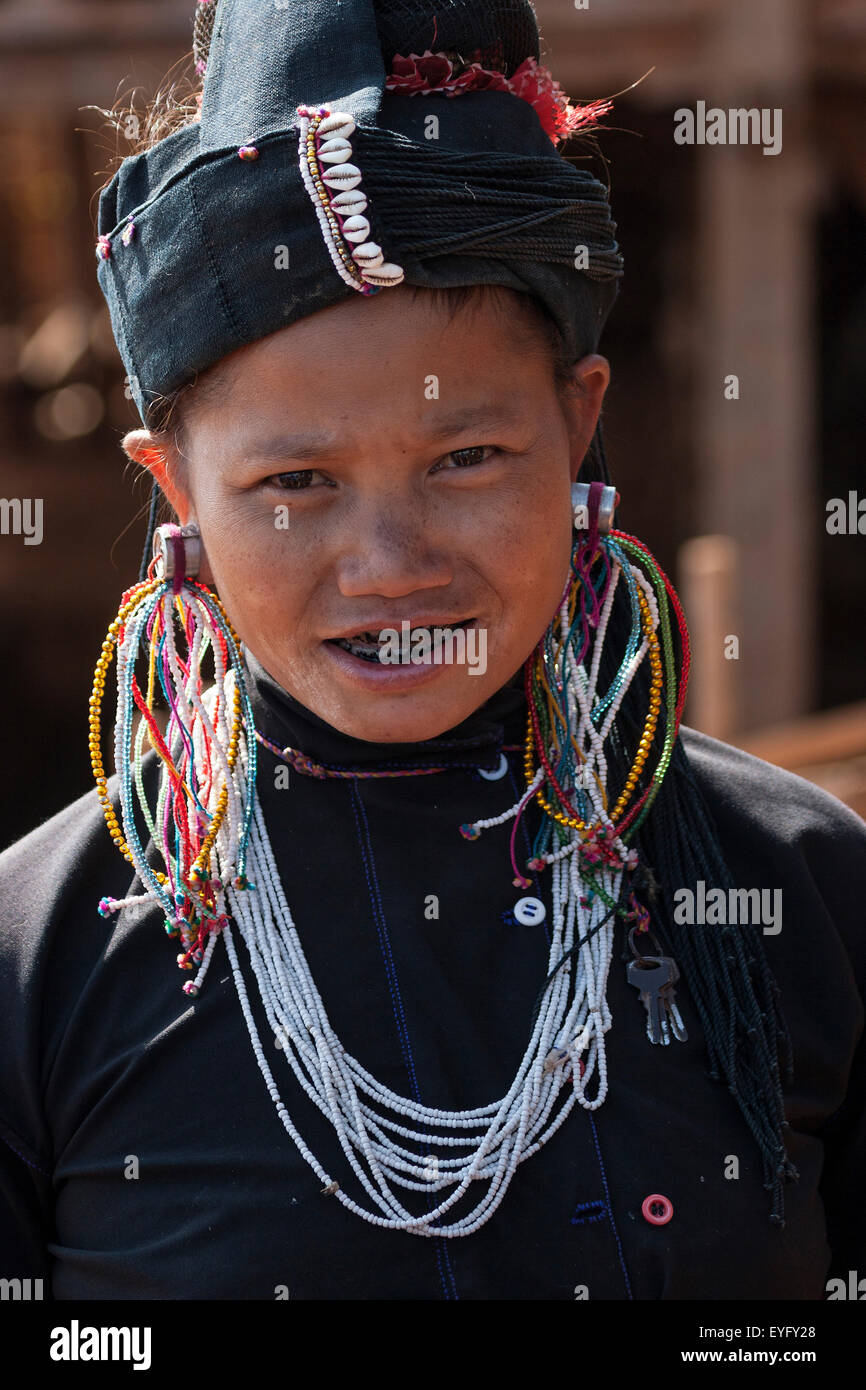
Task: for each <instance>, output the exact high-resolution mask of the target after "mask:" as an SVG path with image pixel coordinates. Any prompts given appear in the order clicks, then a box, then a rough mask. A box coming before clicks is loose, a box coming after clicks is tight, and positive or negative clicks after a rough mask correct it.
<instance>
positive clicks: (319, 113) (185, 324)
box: [96, 0, 622, 424]
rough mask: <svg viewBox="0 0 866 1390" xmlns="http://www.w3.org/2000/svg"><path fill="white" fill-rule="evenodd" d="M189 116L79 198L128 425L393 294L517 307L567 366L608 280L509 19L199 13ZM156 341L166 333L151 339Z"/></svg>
mask: <svg viewBox="0 0 866 1390" xmlns="http://www.w3.org/2000/svg"><path fill="white" fill-rule="evenodd" d="M193 51H194V59H195V64H196V68H197V70H198V71H199V72H200V73H201V74H202V75H203V91H202V97H201V107H200V116H199V118H198V119H196V120H194V121H192V122H190V124H188V125H186V126H183V127H181V128H180V129H177V130H174V131H172V133H171V134H169V135H167V136H166V137H165V138H164V139H162V140H160V141H159V142H158V143H157V144H155V145H153V146H152V148H150V149H148V150H145V151H143V152H141V153H139V154H136V155H132V156H130V157H129V158H127V159H125V160H124V161H123V163H122V164H121V165H120V167H119V168H118V169H117V171H116V173H115V174H114V176H113V178H112V179H111V182H110V183H109V184H108V185H107V186H106V187H105V188H104V189H103V191H102V193H101V195H100V199H99V213H98V227H97V232H98V236H97V243H96V252H97V275H98V278H99V283H100V285H101V288H102V290H103V293H104V294H105V297H106V300H107V301H108V305H109V309H110V312H111V319H112V326H113V328H114V333H115V338H116V340H117V344H118V348H119V350H120V354H121V356H122V358H123V361H124V365H125V367H126V371H127V373H128V377H129V385H130V391H131V394H132V396H133V397H134V399H135V401H136V404H137V406H138V409H139V413H140V415H141V418H142V420H143V422H144V423H145V424H147V423H148V412H149V407H150V406H151V405H152V404H153V403H154V402H155V401H156V399H157V398H158V397H162V396H165V395H168V394H169V393H170V392H172V391H174V390H176V389H177V388H178V387H179V386H182V385H183V384H184V383H185V382H187V381H189V380H191V379H192V378H193V377H194V376H195V375H196V373H198V372H200V371H203V370H204V369H205V368H207V367H209V366H211V365H212V364H213V363H215V362H217V361H218V360H219V359H220V358H222V357H224V356H226V355H227V354H228V353H230V352H233V351H234V350H235V349H237V348H239V347H242V346H244V345H245V344H247V343H251V342H255V341H256V340H257V339H259V338H262V337H265V336H266V335H267V334H269V333H272V332H274V331H276V330H277V329H279V328H283V327H286V326H288V325H289V324H291V323H294V322H295V321H296V320H298V319H301V318H304V317H306V316H307V315H308V314H312V313H315V312H316V311H317V310H318V309H323V308H326V307H327V306H328V305H331V304H334V303H336V302H338V301H339V300H340V299H341V298H343V297H345V296H346V295H347V294H350V293H360V294H364V295H367V296H369V295H372V294H377V293H382V292H385V293H387V290H388V289H389V288H390V287H392V286H394V285H397V284H400V283H401V282H402V281H404V280H405V281H406V282H407V283H408V284H413V285H421V286H428V287H446V286H456V285H472V284H483V283H490V284H500V285H506V286H509V287H511V288H512V289H516V290H519V291H523V292H525V293H531V294H535V295H536V296H537V297H538V298H539V299H540V300H541V301H542V302H543V303H544V304H545V306H546V307H547V308H548V309H549V311H550V313H551V314H552V316H553V317H554V319H555V320H556V322H557V323H558V325H559V327H560V329H561V331H562V333H563V336H564V339H565V342H566V346H567V349H568V351H569V354H570V358H571V360H576V359H577V358H578V357H579V356H581V355H583V354H584V353H586V352H590V351H592V350H593V349H594V348H595V346H596V345H597V342H598V337H599V334H600V332H601V328H602V325H603V323H604V321H605V319H606V317H607V314H608V313H609V311H610V308H611V306H612V304H613V301H614V299H615V297H616V293H617V289H618V282H619V277H620V276H621V275H622V259H621V256H620V254H619V249H618V246H617V243H616V240H615V236H614V233H615V223H614V222H613V221H612V219H611V213H610V206H609V204H608V200H607V191H606V189H605V187H604V185H603V184H602V183H600V182H599V181H598V180H597V179H596V178H595V177H594V176H593V175H592V174H591V173H589V172H588V170H586V169H582V168H577V167H576V166H575V165H574V164H572V163H570V162H569V161H568V160H567V159H565V158H564V157H563V156H562V154H561V153H560V152H559V150H558V148H557V146H558V145H559V144H560V143H561V142H562V141H563V140H565V139H567V138H568V136H569V135H571V134H574V133H578V134H579V133H581V131H583V130H587V129H591V128H592V122H593V120H594V118H595V117H596V116H597V115H598V114H600V112H602V111H603V110H605V109H607V105H608V103H594V104H593V105H592V106H589V107H574V106H572V105H570V103H569V102H568V99H567V97H566V96H565V94H564V93H563V92H562V90H561V88H559V86H558V84H557V83H556V82H555V81H554V80H553V78H552V76H551V74H550V73H549V72H548V70H547V69H546V68H544V67H542V66H541V65H540V63H539V37H538V27H537V23H536V18H535V12H534V10H533V8H532V5H531V4H530V3H529V0H286V3H280V4H279V5H276V4H273V5H271V4H264V3H262V0H199V4H198V5H197V7H196V14H195V24H194V44H193ZM167 324H170V325H171V331H170V332H167V331H166V325H167Z"/></svg>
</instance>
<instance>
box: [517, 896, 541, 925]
mask: <svg viewBox="0 0 866 1390" xmlns="http://www.w3.org/2000/svg"><path fill="white" fill-rule="evenodd" d="M514 915H515V917H516V918H517V920H518V922H520V923H522V925H523V926H524V927H534V926H535V924H536V923H537V922H543V921H544V919H545V917H546V916H547V909H546V908H545V906H544V903H543V902H542V901H541V899H540V898H521V899H520V901H519V902H516V903H515V904H514Z"/></svg>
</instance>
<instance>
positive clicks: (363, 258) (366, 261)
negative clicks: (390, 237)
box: [352, 241, 385, 270]
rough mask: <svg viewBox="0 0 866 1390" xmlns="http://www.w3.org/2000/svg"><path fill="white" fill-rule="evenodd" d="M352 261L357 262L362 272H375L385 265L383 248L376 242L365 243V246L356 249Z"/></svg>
mask: <svg viewBox="0 0 866 1390" xmlns="http://www.w3.org/2000/svg"><path fill="white" fill-rule="evenodd" d="M352 260H353V261H357V263H358V265H359V266H360V267H361V269H362V270H373V269H374V268H375V267H376V266H378V265H382V264H383V262H384V260H385V257H384V256H383V255H382V248H381V246H379V245H377V243H376V242H375V241H365V242H364V245H363V246H356V247H355V250H354V251H353V252H352Z"/></svg>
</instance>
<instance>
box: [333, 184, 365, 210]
mask: <svg viewBox="0 0 866 1390" xmlns="http://www.w3.org/2000/svg"><path fill="white" fill-rule="evenodd" d="M366 206H367V199H366V198H365V197H364V195H363V193H362V192H361V190H360V188H347V189H346V192H345V193H337V194H335V196H334V197H333V198H332V199H331V207H332V208H333V209H334V211H335V212H338V213H339V214H340V216H341V217H353V216H354V215H355V214H356V213H360V212H363V211H364V209H365V208H366Z"/></svg>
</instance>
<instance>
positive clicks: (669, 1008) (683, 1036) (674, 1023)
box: [659, 972, 689, 1042]
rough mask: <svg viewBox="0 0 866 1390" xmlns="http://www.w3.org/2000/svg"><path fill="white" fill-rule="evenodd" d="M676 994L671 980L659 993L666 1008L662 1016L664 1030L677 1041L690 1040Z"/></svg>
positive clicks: (667, 1039)
mask: <svg viewBox="0 0 866 1390" xmlns="http://www.w3.org/2000/svg"><path fill="white" fill-rule="evenodd" d="M677 974H678V975H679V972H677ZM674 996H675V991H674V987H673V981H671V983H670V985H668V986H665V987H664V988H663V989H662V990H661V993H660V995H659V999H660V1002H661V1004H662V1008H663V1010H664V1013H663V1016H662V1030H663V1031H664V1032H666V1033H668V1034H670V1033H672V1034H673V1035H674V1037H675V1038H676V1040H677V1042H688V1040H689V1035H688V1033H687V1032H686V1025H685V1024H684V1023H683V1016H682V1014H681V1013H680V1011H679V1009H678V1007H677V1001H676V998H675V997H674ZM665 1041H667V1042H669V1041H670V1037H669V1036H668V1037H667V1038H666V1039H665Z"/></svg>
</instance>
